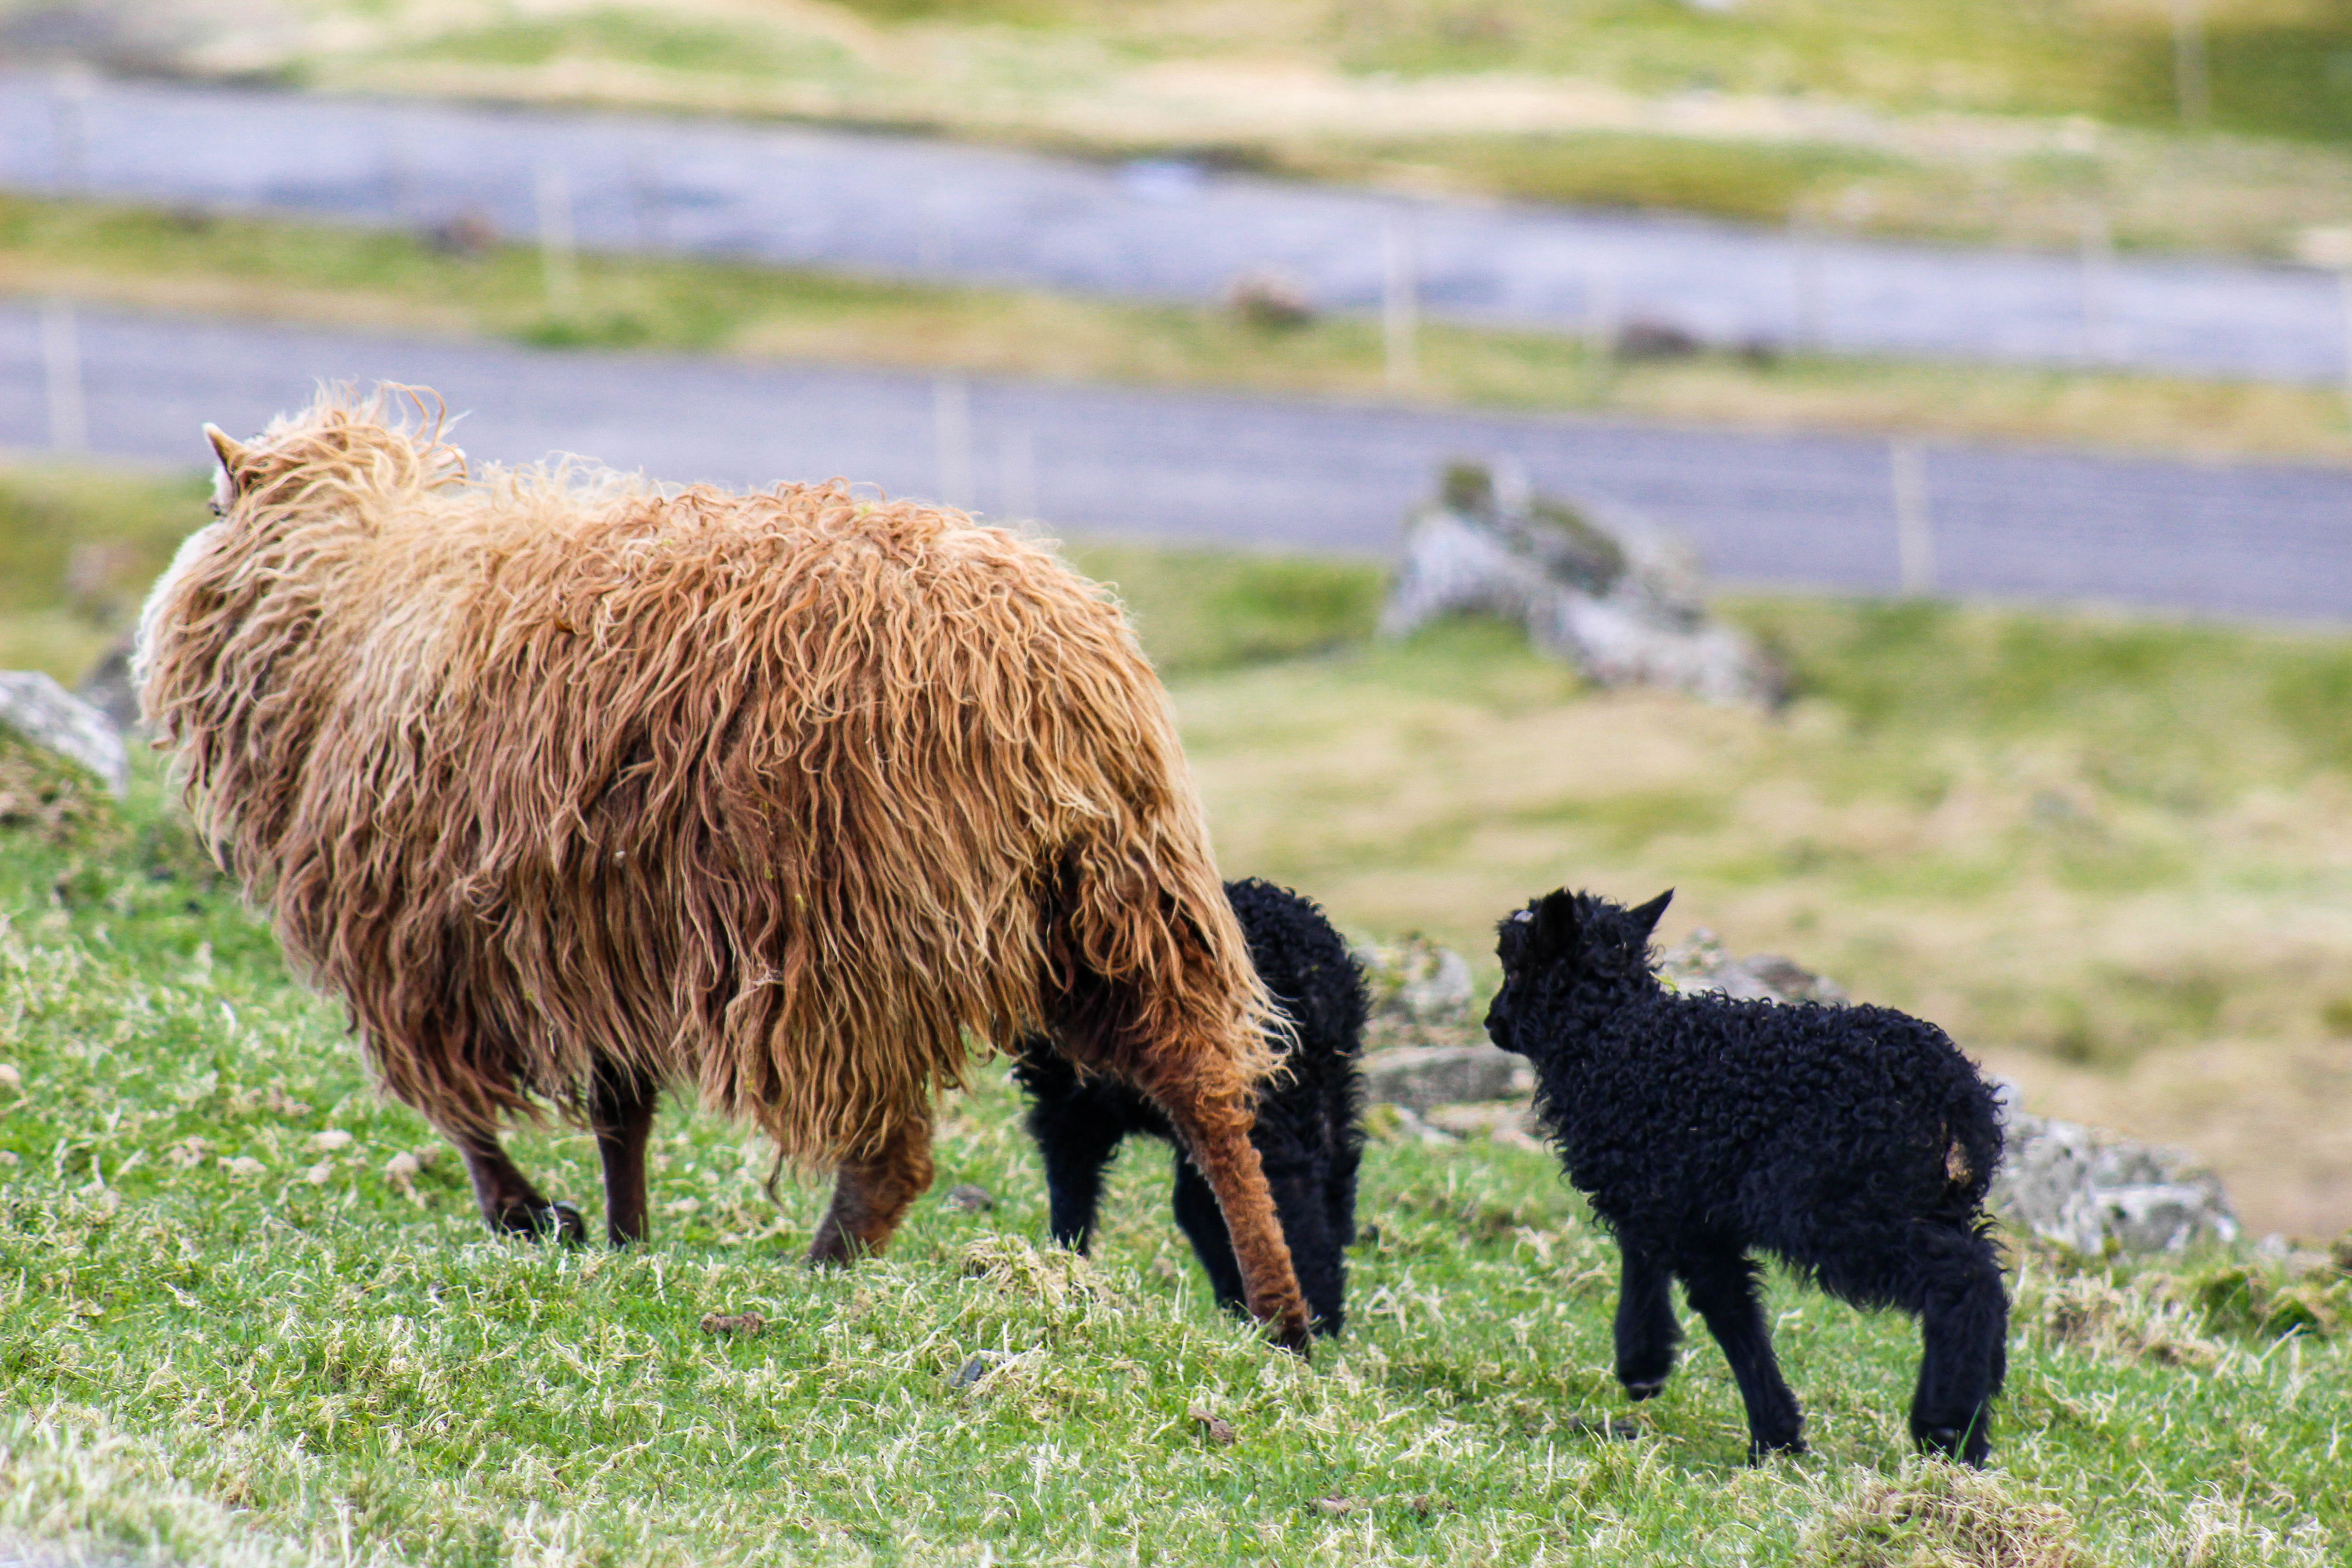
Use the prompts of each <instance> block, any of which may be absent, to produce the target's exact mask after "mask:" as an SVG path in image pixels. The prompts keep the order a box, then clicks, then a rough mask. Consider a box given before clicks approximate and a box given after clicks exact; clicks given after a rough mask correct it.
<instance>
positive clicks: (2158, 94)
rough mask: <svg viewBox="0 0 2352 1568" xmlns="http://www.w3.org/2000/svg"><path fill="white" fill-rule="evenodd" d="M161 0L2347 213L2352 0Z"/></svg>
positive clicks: (1972, 228) (391, 71)
mask: <svg viewBox="0 0 2352 1568" xmlns="http://www.w3.org/2000/svg"><path fill="white" fill-rule="evenodd" d="M15 4H16V6H17V7H18V8H19V9H20V10H35V9H37V8H38V7H37V5H35V0H15ZM142 9H143V10H145V12H146V14H145V15H144V16H142V18H141V19H140V20H139V21H137V22H136V23H133V22H131V21H127V20H125V21H116V22H112V23H111V24H110V26H112V27H113V29H114V32H115V34H116V35H117V37H116V39H115V45H114V47H117V48H118V49H119V50H120V51H121V52H122V53H124V54H125V55H126V56H130V57H133V58H145V59H148V60H151V61H153V60H164V61H168V62H170V63H171V64H173V66H175V67H177V68H183V69H194V70H197V71H203V72H210V73H213V74H216V75H231V74H247V75H250V74H254V73H261V74H265V75H268V76H272V77H275V78H278V79H286V80H290V81H295V82H299V83H303V84H306V85H311V86H317V87H324V88H330V89H361V90H365V91H371V92H380V91H384V90H396V91H405V92H414V93H425V94H457V95H461V96H471V97H478V98H494V99H507V100H524V101H541V102H570V103H596V104H608V105H620V106H631V107H640V108H657V109H665V110H679V109H683V110H692V111H696V112H709V111H711V110H719V111H722V112H733V113H749V114H765V115H780V116H791V117H808V118H817V119H825V120H833V121H850V122H861V123H866V124H873V125H878V126H887V127H901V128H904V127H912V128H919V129H926V130H936V131H941V132H949V133H951V134H961V135H971V136H979V137H984V138H994V139H1001V140H1010V141H1017V142H1026V143H1029V144H1034V145H1045V146H1053V147H1062V148H1070V149H1076V150H1082V151H1085V152H1087V153H1098V154H1106V155H1110V156H1118V157H1129V156H1135V155H1139V154H1146V153H1183V154H1188V155H1195V156H1204V157H1208V158H1212V159H1215V160H1218V161H1220V162H1223V163H1228V164H1240V165H1246V166H1252V167H1258V168H1265V169H1269V170H1276V171H1281V172H1286V173H1293V174H1305V175H1309V176H1315V177H1333V176H1339V177H1344V178H1350V179H1371V180H1376V181H1381V182H1385V183H1388V184H1396V185H1400V186H1403V187H1408V188H1417V189H1430V188H1444V189H1448V190H1457V191H1473V192H1485V193H1490V194H1495V195H1511V196H1517V197H1525V198H1530V199H1534V200H1540V201H1571V202H1599V203H1610V204H1625V205H1636V206H1646V207H1656V208H1668V209H1675V210H1682V211H1697V212H1707V213H1715V214H1720V215H1725V216H1736V217H1742V218H1763V219H1769V220H1778V219H1780V218H1784V217H1787V216H1790V215H1791V214H1801V213H1804V212H1807V211H1812V212H1814V213H1815V214H1816V215H1817V216H1820V217H1821V218H1822V220H1824V221H1837V222H1842V223H1849V224H1855V225H1860V226H1868V227H1873V228H1876V229H1880V230H1884V231H1888V232H1896V233H1906V234H1924V235H1934V236H1938V237H1953V238H1966V239H1971V240H1983V239H1998V240H2003V241H2010V242H2024V243H2042V244H2048V243H2057V244H2061V245H2064V244H2071V243H2072V242H2073V241H2074V237H2075V236H2076V234H2077V233H2078V231H2079V226H2080V222H2081V209H2082V207H2083V206H2084V204H2085V203H2086V202H2095V203H2098V204H2100V205H2104V206H2105V207H2107V208H2109V209H2111V211H2112V218H2113V223H2114V226H2115V229H2116V234H2117V235H2118V236H2119V237H2121V238H2122V239H2123V240H2124V242H2125V243H2126V244H2132V245H2150V246H2158V247H2191V248H2219V249H2229V250H2239V251H2245V252H2251V253H2256V254H2269V255H2280V256H2283V255H2286V254H2289V253H2290V251H2291V249H2292V247H2293V244H2294V235H2295V234H2296V232H2297V231H2298V230H2300V229H2301V228H2302V227H2304V226H2309V225H2313V224H2320V223H2330V222H2339V223H2340V222H2343V221H2345V220H2346V219H2347V217H2352V158H2347V154H2346V153H2345V152H2344V150H2343V147H2342V145H2341V144H2342V142H2343V141H2344V139H2345V138H2346V137H2347V135H2352V97H2347V91H2346V84H2347V81H2352V20H2347V17H2346V16H2344V14H2343V12H2342V9H2341V7H2340V6H2337V5H2332V4H2329V3H2328V0H2209V3H2207V4H2204V5H2200V6H2199V7H2197V8H2196V9H2195V15H2196V16H2199V17H2200V24H2199V26H2198V29H2197V32H2196V35H2195V47H2196V51H2197V60H2196V74H2195V81H2194V82H2193V83H2192V84H2191V86H2190V87H2189V89H2186V91H2184V88H2183V84H2182V82H2181V79H2180V42H2179V38H2178V37H2177V36H2176V33H2175V29H2174V17H2175V8H2174V7H2173V6H2172V5H2168V4H2167V3H2165V0H2066V3H2060V4H2052V3H2042V0H1975V3H1970V0H1869V3H1867V4H1861V5H1830V4H1826V3H1823V0H1746V3H1744V4H1738V5H1730V4H1726V5H1684V4H1679V3H1677V0H1624V3H1617V4H1608V5H1561V4H1552V3H1547V0H1377V3H1370V4H1365V3H1355V0H1350V3H1344V4H1343V3H1339V0H1265V3H1263V4H1257V5H1230V4H1219V3H1214V0H1144V3H1137V4H1109V3H1104V0H973V3H969V4H967V3H961V0H842V3H838V4H835V3H827V0H789V3H786V0H776V3H773V4H743V3H740V0H693V3H691V4H681V5H626V4H615V3H614V0H570V3H562V4H534V5H514V4H510V3H508V0H461V3H452V0H432V3H429V4H428V3H425V0H388V3H386V0H369V3H366V4H361V3H358V0H304V3H302V4H290V3H289V4H284V5H268V4H262V3H258V0H211V3H209V4H199V3H191V0H178V3H177V4H174V5H158V6H155V7H152V8H142ZM2199 84H2201V85H2199ZM2184 121H2186V123H2185V124H2184ZM2184 130H2186V131H2187V132H2189V134H2186V135H2184V134H2182V132H2183V131H2184Z"/></svg>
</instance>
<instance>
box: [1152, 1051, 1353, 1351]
mask: <svg viewBox="0 0 2352 1568" xmlns="http://www.w3.org/2000/svg"><path fill="white" fill-rule="evenodd" d="M1153 1065H1159V1064H1153ZM1185 1065H1186V1066H1187V1067H1197V1066H1198V1065H1199V1064H1198V1063H1187V1064H1185ZM1155 1078H1156V1081H1152V1082H1146V1083H1139V1084H1138V1085H1137V1087H1138V1088H1139V1089H1142V1090H1143V1092H1144V1093H1145V1094H1146V1095H1148V1096H1149V1097H1150V1100H1151V1101H1152V1103H1153V1104H1155V1105H1157V1106H1159V1107H1160V1110H1161V1112H1162V1113H1163V1114H1165V1115H1166V1116H1167V1118H1168V1121H1169V1125H1170V1126H1171V1127H1173V1128H1174V1129H1175V1131H1176V1137H1177V1141H1178V1142H1180V1143H1181V1144H1182V1146H1183V1149H1184V1152H1186V1153H1187V1154H1189V1155H1191V1156H1192V1163H1193V1164H1194V1165H1196V1166H1198V1167H1199V1168H1200V1172H1201V1175H1202V1178H1203V1179H1204V1180H1205V1181H1206V1182H1207V1183H1208V1184H1209V1190H1210V1191H1211V1192H1212V1193H1213V1194H1216V1199H1217V1207H1218V1209H1219V1211H1220V1212H1222V1213H1223V1215H1224V1219H1225V1234H1226V1236H1227V1237H1229V1238H1230V1239H1231V1240H1232V1243H1233V1248H1234V1262H1235V1263H1236V1264H1237V1265H1238V1266H1239V1267H1240V1268H1241V1275H1242V1283H1243V1293H1244V1299H1245V1300H1246V1301H1247V1303H1248V1306H1249V1314H1250V1316H1251V1317H1253V1318H1255V1319H1256V1320H1257V1321H1259V1322H1261V1323H1265V1324H1267V1325H1269V1326H1270V1327H1271V1328H1272V1329H1273V1331H1274V1338H1275V1342H1276V1343H1277V1344H1279V1345H1281V1346H1282V1347H1283V1349H1285V1350H1287V1351H1291V1352H1296V1353H1297V1354H1298V1355H1302V1356H1303V1355H1306V1354H1307V1353H1308V1349H1307V1335H1308V1333H1309V1332H1310V1320H1309V1318H1308V1316H1307V1299H1306V1298H1305V1297H1304V1296H1303V1295H1301V1294H1300V1293H1299V1289H1298V1276H1297V1273H1295V1272H1294V1271H1293V1270H1292V1268H1291V1266H1290V1248H1289V1247H1287V1246H1286V1244H1285V1243H1284V1241H1283V1239H1282V1226H1281V1224H1280V1222H1279V1221H1277V1220H1276V1217H1275V1212H1274V1194H1273V1191H1272V1190H1271V1189H1270V1188H1269V1187H1268V1186H1267V1185H1266V1180H1265V1167H1264V1166H1263V1165H1262V1164H1261V1163H1259V1160H1258V1154H1257V1150H1256V1148H1255V1146H1254V1145H1252V1143H1251V1142H1250V1140H1249V1134H1250V1125H1251V1122H1252V1121H1253V1120H1254V1118H1253V1116H1252V1114H1251V1110H1250V1105H1251V1099H1252V1097H1251V1096H1250V1095H1248V1094H1247V1093H1225V1094H1218V1093H1213V1092H1212V1091H1211V1089H1209V1087H1208V1086H1206V1085H1204V1084H1201V1083H1198V1082H1194V1081H1191V1080H1189V1079H1185V1078H1183V1077H1181V1076H1180V1075H1179V1074H1178V1073H1176V1072H1171V1071H1163V1072H1160V1073H1159V1074H1157V1075H1155Z"/></svg>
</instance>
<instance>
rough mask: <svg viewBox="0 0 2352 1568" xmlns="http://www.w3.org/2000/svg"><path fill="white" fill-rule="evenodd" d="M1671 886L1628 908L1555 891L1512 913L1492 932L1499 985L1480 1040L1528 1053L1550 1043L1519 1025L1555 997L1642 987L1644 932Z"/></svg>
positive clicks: (1646, 969) (1651, 927) (1646, 967)
mask: <svg viewBox="0 0 2352 1568" xmlns="http://www.w3.org/2000/svg"><path fill="white" fill-rule="evenodd" d="M1674 896H1675V895H1674V892H1673V890H1672V889H1668V890H1667V891H1665V892H1664V893H1661V894H1659V895H1658V896H1657V897H1656V898H1654V899H1653V900H1650V901H1649V902H1648V903H1646V904H1643V906H1642V907H1641V908H1639V909H1635V910H1629V909H1626V908H1625V907H1624V906H1623V905H1622V904H1612V903H1611V902H1610V901H1609V900H1606V899H1602V898H1598V897H1596V896H1594V895H1593V894H1591V893H1571V892H1570V891H1569V890H1568V889H1565V888H1562V889H1559V890H1558V891H1556V892H1551V893H1547V894H1545V895H1544V896H1543V897H1542V898H1540V899H1538V900H1536V901H1535V902H1533V903H1531V904H1529V905H1528V907H1527V908H1526V909H1523V910H1518V911H1517V913H1515V914H1513V915H1512V916H1511V917H1510V918H1509V919H1507V920H1506V921H1503V923H1502V925H1501V926H1500V927H1499V928H1498V930H1497V933H1496V943H1495V956H1496V957H1497V958H1499V959H1501V960H1502V963H1503V984H1502V986H1501V988H1500V989H1499V990H1497V991H1496V993H1495V999H1494V1001H1493V1002H1492V1003H1491V1004H1489V1005H1488V1006H1487V1008H1486V1036H1487V1037H1488V1038H1489V1039H1491V1040H1493V1041H1494V1042H1495V1044H1496V1045H1497V1046H1499V1047H1502V1048H1503V1049H1504V1050H1507V1051H1512V1052H1515V1053H1517V1054H1518V1055H1520V1056H1533V1055H1535V1054H1537V1053H1538V1052H1540V1051H1542V1050H1543V1049H1545V1048H1546V1047H1547V1046H1549V1045H1551V1044H1556V1043H1557V1040H1556V1038H1555V1037H1552V1036H1551V1035H1550V1034H1549V1033H1548V1032H1546V1031H1540V1030H1529V1029H1528V1028H1527V1027H1526V1025H1527V1022H1528V1019H1529V1018H1530V1017H1533V1016H1538V1015H1539V1014H1541V1013H1543V1012H1546V1011H1548V1010H1549V1004H1550V1003H1551V1002H1552V1001H1553V1000H1554V999H1555V998H1565V997H1568V996H1570V995H1571V994H1575V993H1576V992H1577V991H1578V990H1579V989H1580V986H1581V985H1582V984H1584V983H1586V982H1599V983H1600V984H1601V985H1602V986H1603V987H1608V986H1612V985H1624V984H1647V983H1648V981H1649V976H1650V935H1651V933H1652V932H1653V931H1656V930H1657V926H1658V918H1659V917H1660V916H1661V915H1663V914H1664V913H1665V912H1666V904H1667V902H1668V900H1672V899H1673V898H1674Z"/></svg>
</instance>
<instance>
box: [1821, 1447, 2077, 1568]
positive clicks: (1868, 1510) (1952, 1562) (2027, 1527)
mask: <svg viewBox="0 0 2352 1568" xmlns="http://www.w3.org/2000/svg"><path fill="white" fill-rule="evenodd" d="M1810 1545H1811V1551H1810V1552H1809V1553H1808V1554H1807V1558H1806V1561H1807V1562H1808V1563H1811V1564H1816V1565H1818V1568H2096V1564H2097V1562H2098V1560H2097V1559H2096V1558H2095V1557H2094V1556H2093V1555H2092V1554H2091V1552H2089V1551H2088V1550H2086V1549H2085V1548H2084V1544H2083V1542H2082V1538H2081V1535H2080V1532H2079V1531H2077V1530H2076V1528H2075V1525H2074V1520H2073V1519H2071V1518H2070V1517H2068V1515H2067V1513H2066V1510H2064V1509H2063V1508H2060V1507H2059V1506H2058V1505H2057V1504H2055V1503H2053V1502H2049V1501H2045V1500H2039V1499H2036V1498H2034V1497H2032V1494H2031V1491H2030V1489H2028V1488H2026V1487H2024V1486H2021V1485H2020V1484H2019V1483H2018V1482H2017V1481H2015V1480H2014V1479H2010V1478H2006V1477H2001V1476H1995V1475H1989V1474H1985V1473H1982V1472H1979V1471H1974V1470H1968V1469H1964V1468H1960V1467H1958V1466H1957V1465H1949V1464H1943V1463H1937V1462H1929V1461H1920V1462H1918V1463H1916V1464H1911V1465H1906V1467H1904V1468H1903V1470H1902V1471H1901V1472H1900V1473H1899V1474H1897V1475H1895V1476H1894V1477H1891V1478H1890V1477H1885V1476H1872V1477H1869V1478H1867V1479H1864V1480H1863V1481H1862V1482H1861V1483H1860V1485H1859V1486H1858V1487H1857V1488H1856V1490H1855V1493H1854V1495H1853V1497H1852V1498H1851V1499H1849V1500H1847V1501H1845V1502H1843V1503H1840V1504H1839V1505H1837V1506H1836V1507H1835V1508H1834V1509H1832V1510H1831V1512H1830V1515H1829V1518H1828V1519H1827V1520H1826V1521H1824V1522H1823V1524H1822V1528H1821V1530H1820V1531H1819V1533H1818V1534H1817V1535H1816V1536H1815V1538H1814V1539H1813V1541H1812V1542H1811V1543H1810Z"/></svg>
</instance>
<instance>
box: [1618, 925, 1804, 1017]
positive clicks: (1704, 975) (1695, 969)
mask: <svg viewBox="0 0 2352 1568" xmlns="http://www.w3.org/2000/svg"><path fill="white" fill-rule="evenodd" d="M1658 973H1659V975H1660V977H1661V978H1663V979H1664V980H1665V981H1666V982H1667V983H1669V984H1672V985H1673V986H1674V987H1675V990H1677V991H1720V992H1722V993H1723V994H1725V995H1727V996H1729V997H1731V998H1732V999H1733V1000H1735V1001H1741V1002H1748V1001H1758V1000H1761V1001H1766V1002H1827V1003H1838V1002H1843V1001H1845V1000H1847V997H1846V994H1845V987H1844V986H1843V985H1840V984H1838V983H1837V982H1836V981H1834V980H1827V979H1823V978H1822V976H1821V975H1818V974H1815V973H1813V972H1812V971H1811V970H1810V969H1806V968H1804V967H1802V966H1801V965H1800V964H1798V963H1795V962H1794V961H1792V960H1790V959H1786V958H1782V957H1780V956H1779V955H1778V954H1774V953H1758V954H1757V955H1755V956H1754V957H1752V958H1734V957H1732V956H1731V955H1730V954H1729V953H1727V952H1725V951H1724V948H1723V942H1722V939H1721V938H1719V937H1717V935H1716V934H1715V933H1714V932H1713V931H1709V930H1707V929H1706V927H1705V926H1700V927H1699V928H1698V929H1696V931H1692V932H1691V933H1690V938H1689V940H1688V941H1686V942H1683V943H1682V944H1681V945H1680V946H1678V947H1674V948H1669V949H1668V950H1667V951H1666V952H1664V953H1662V954H1661V955H1660V956H1659V959H1658Z"/></svg>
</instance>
